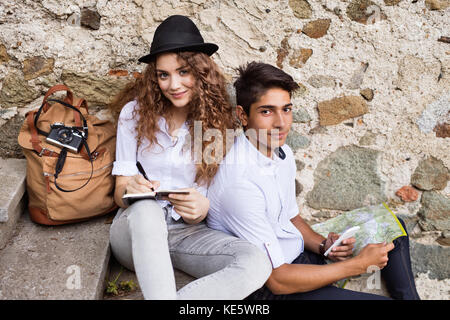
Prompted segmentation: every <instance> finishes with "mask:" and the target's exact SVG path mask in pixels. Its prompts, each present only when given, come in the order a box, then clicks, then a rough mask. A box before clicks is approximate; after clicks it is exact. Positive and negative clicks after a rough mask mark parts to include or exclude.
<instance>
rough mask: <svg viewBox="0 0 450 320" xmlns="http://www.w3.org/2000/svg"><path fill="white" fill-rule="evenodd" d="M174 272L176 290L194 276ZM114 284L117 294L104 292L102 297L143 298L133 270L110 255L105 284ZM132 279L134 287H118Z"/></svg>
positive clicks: (115, 298)
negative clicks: (130, 288) (125, 288)
mask: <svg viewBox="0 0 450 320" xmlns="http://www.w3.org/2000/svg"><path fill="white" fill-rule="evenodd" d="M174 273H175V281H176V288H177V290H179V289H181V288H182V287H184V286H185V285H187V284H188V283H189V282H191V281H194V280H195V278H194V277H192V276H190V275H188V274H186V273H184V272H183V271H180V270H177V269H174ZM114 280H115V283H116V286H117V287H119V290H118V294H117V295H113V294H108V293H106V292H105V294H104V297H103V298H104V299H105V300H144V296H143V294H142V291H141V289H140V287H139V283H138V280H137V277H136V274H135V273H134V272H133V271H130V270H128V269H126V268H125V267H122V266H121V265H120V263H119V262H117V260H116V259H115V258H114V256H113V255H111V259H110V263H109V269H108V274H107V276H106V284H108V282H110V281H114ZM127 281H132V283H134V284H135V285H136V287H135V288H134V289H132V290H130V291H127V290H123V289H120V286H119V284H120V283H121V282H127Z"/></svg>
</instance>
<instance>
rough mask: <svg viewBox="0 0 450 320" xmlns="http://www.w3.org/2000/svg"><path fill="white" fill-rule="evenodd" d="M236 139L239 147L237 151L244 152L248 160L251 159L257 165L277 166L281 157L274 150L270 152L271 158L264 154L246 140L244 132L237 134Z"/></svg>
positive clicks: (264, 166) (265, 166)
mask: <svg viewBox="0 0 450 320" xmlns="http://www.w3.org/2000/svg"><path fill="white" fill-rule="evenodd" d="M237 139H238V143H239V145H240V148H239V149H241V150H239V152H242V153H243V154H245V155H246V157H248V159H249V160H250V159H251V160H253V161H252V162H254V163H256V164H257V165H258V166H260V167H263V168H267V167H272V166H273V167H277V166H278V165H279V164H280V161H281V159H280V158H279V157H278V155H276V152H272V158H269V157H267V156H265V155H264V154H262V153H261V152H260V151H259V150H258V149H257V148H256V147H255V146H254V145H253V143H251V142H250V141H249V140H248V138H247V137H246V136H245V134H244V133H242V134H241V135H239V136H238V138H237Z"/></svg>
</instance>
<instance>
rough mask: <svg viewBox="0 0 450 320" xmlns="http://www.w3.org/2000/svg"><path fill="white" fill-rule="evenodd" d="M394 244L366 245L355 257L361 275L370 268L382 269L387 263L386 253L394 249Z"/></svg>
mask: <svg viewBox="0 0 450 320" xmlns="http://www.w3.org/2000/svg"><path fill="white" fill-rule="evenodd" d="M394 247H395V246H394V244H393V243H392V242H391V243H387V244H386V243H376V244H368V245H367V246H365V247H364V248H363V249H362V250H361V252H360V253H359V254H358V255H357V256H356V257H355V259H356V260H358V261H359V262H360V264H361V265H360V266H361V268H362V272H361V273H365V272H367V269H368V268H369V267H370V266H377V267H378V268H380V269H383V268H384V267H385V266H386V265H387V263H388V260H389V259H388V252H389V251H391V250H392V249H394Z"/></svg>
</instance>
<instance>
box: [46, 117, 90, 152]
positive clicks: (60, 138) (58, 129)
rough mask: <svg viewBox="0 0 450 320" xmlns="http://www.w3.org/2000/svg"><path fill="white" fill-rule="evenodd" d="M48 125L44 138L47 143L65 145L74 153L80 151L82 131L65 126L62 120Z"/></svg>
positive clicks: (82, 137)
mask: <svg viewBox="0 0 450 320" xmlns="http://www.w3.org/2000/svg"><path fill="white" fill-rule="evenodd" d="M50 127H51V129H50V132H49V134H48V136H47V139H46V140H47V141H48V142H49V143H52V144H54V145H57V146H60V147H65V148H67V149H68V150H69V151H72V152H75V153H78V152H79V151H80V149H81V146H82V144H83V139H84V134H83V132H81V131H79V130H77V129H75V128H72V127H66V126H65V125H64V123H62V122H55V123H54V124H52V125H51V126H50Z"/></svg>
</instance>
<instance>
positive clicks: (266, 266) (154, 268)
mask: <svg viewBox="0 0 450 320" xmlns="http://www.w3.org/2000/svg"><path fill="white" fill-rule="evenodd" d="M110 243H111V250H112V253H113V255H114V256H115V258H116V259H117V260H118V261H119V262H120V263H121V264H122V265H123V266H124V267H126V268H127V269H130V270H133V271H135V272H136V276H137V279H138V282H139V286H140V287H141V290H142V293H143V295H144V298H145V299H190V300H198V299H205V300H215V299H223V300H228V299H243V298H245V297H247V296H248V295H250V294H251V293H252V292H254V291H255V290H257V289H259V288H260V287H262V286H263V285H264V283H265V282H266V280H267V279H268V277H269V275H270V273H271V272H272V265H271V263H270V261H269V259H268V257H267V255H266V254H265V253H264V252H262V251H261V250H260V249H259V248H257V247H256V246H254V245H253V244H251V243H249V242H247V241H245V240H242V239H239V238H236V237H233V236H230V235H228V234H226V233H223V232H220V231H217V230H213V229H210V228H208V227H207V226H206V224H205V223H204V222H201V223H198V224H196V225H189V224H186V223H184V222H183V220H182V219H181V218H180V219H179V220H178V221H175V220H174V219H172V217H171V216H170V214H169V213H168V210H167V209H166V208H161V206H160V205H159V204H158V203H157V202H156V201H154V200H141V201H138V202H135V203H134V204H132V205H131V206H130V207H128V208H127V209H126V210H124V211H123V212H121V214H120V215H119V214H118V215H117V216H116V217H115V218H114V221H113V223H112V226H111V231H110ZM172 264H173V265H172ZM173 267H175V268H177V269H179V270H182V271H184V272H186V273H188V274H190V275H192V276H194V277H196V278H198V279H197V280H195V281H193V282H191V283H189V284H187V285H186V286H184V287H183V288H181V289H180V290H179V291H178V292H177V290H176V286H175V276H174V273H173Z"/></svg>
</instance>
